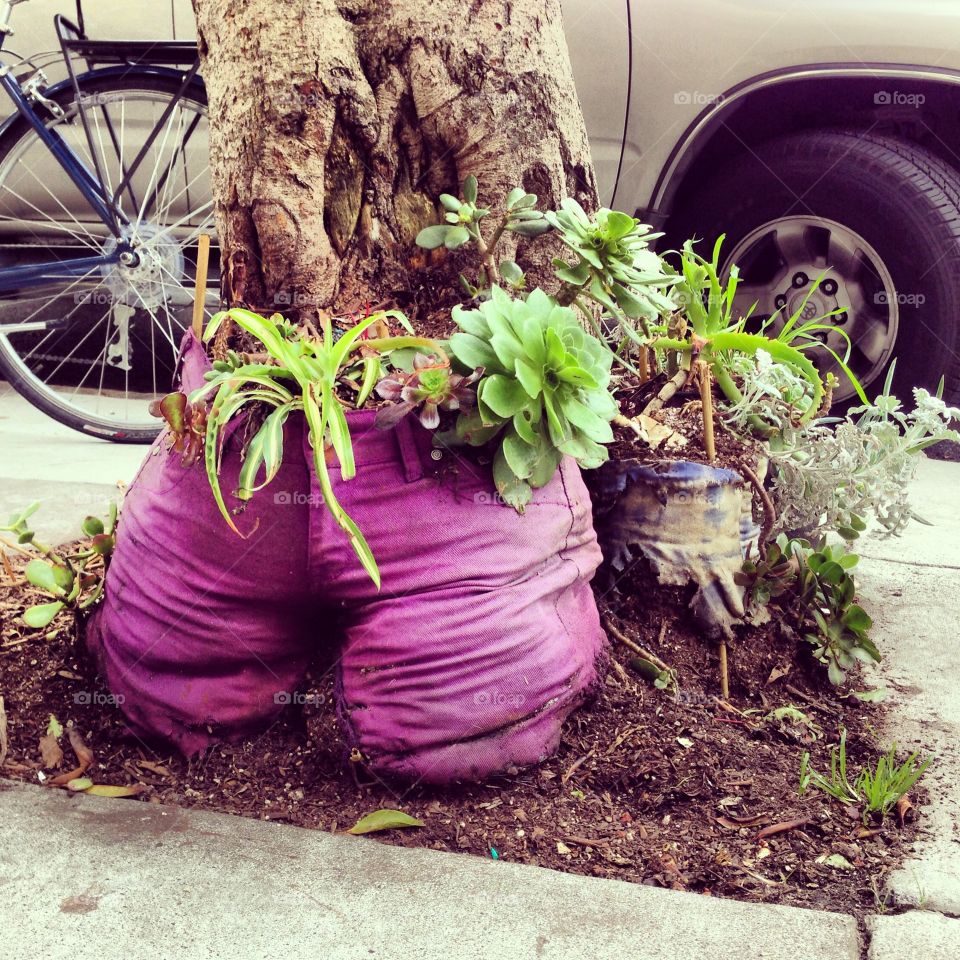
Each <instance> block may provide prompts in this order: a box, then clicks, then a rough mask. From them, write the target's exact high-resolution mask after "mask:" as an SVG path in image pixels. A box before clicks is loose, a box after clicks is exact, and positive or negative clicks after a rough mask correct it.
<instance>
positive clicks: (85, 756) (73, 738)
mask: <svg viewBox="0 0 960 960" xmlns="http://www.w3.org/2000/svg"><path fill="white" fill-rule="evenodd" d="M67 739H69V741H70V746H71V747H73V752H74V753H75V754H76V755H77V763H79V764H80V766H81V767H82V768H83V769H84V770H86V769H87V768H88V767H90V766H92V765H93V751H92V750H91V749H90V748H89V747H88V746H87V745H86V744H85V743H84V742H83V737H81V736H80V731H79V730H77V728H76V727H68V728H67Z"/></svg>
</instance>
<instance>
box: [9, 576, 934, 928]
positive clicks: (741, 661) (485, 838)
mask: <svg viewBox="0 0 960 960" xmlns="http://www.w3.org/2000/svg"><path fill="white" fill-rule="evenodd" d="M22 567H23V564H22V562H19V561H18V560H15V561H14V562H13V564H12V566H11V568H10V570H9V571H7V572H3V571H0V616H2V627H0V694H2V695H3V696H4V698H5V701H6V711H7V716H8V728H9V754H8V757H7V762H6V764H5V767H4V769H3V771H2V772H3V774H4V775H6V776H9V777H14V778H18V779H22V780H24V781H27V782H32V783H37V782H38V776H39V774H40V773H41V760H40V753H39V748H38V743H39V740H40V737H41V736H43V735H44V734H45V733H46V731H47V726H48V723H49V721H50V715H51V714H54V715H55V716H56V717H57V719H58V720H59V721H60V723H62V724H63V725H65V726H66V724H67V723H68V722H71V723H73V724H74V725H75V726H76V727H77V728H78V729H79V730H80V732H81V733H82V735H83V737H84V739H85V740H86V742H87V743H88V744H89V746H90V747H91V748H92V749H93V752H94V754H95V757H96V762H95V764H94V766H93V767H92V768H91V770H90V771H88V773H89V775H90V776H91V777H92V778H93V779H94V780H95V781H96V782H98V783H108V784H142V785H144V787H145V791H144V793H143V794H141V796H140V797H139V798H138V799H137V800H130V801H128V802H130V803H135V802H147V803H151V802H152V803H168V804H171V803H172V804H179V805H181V806H183V807H192V808H203V809H210V810H218V811H221V812H225V813H232V814H236V815H240V816H246V817H253V818H257V819H270V820H276V821H281V822H285V823H292V824H297V825H299V826H303V827H309V828H314V829H320V830H327V831H342V830H344V829H346V828H348V827H350V826H351V825H352V824H353V823H354V822H355V821H356V820H357V819H359V818H360V817H361V816H363V815H364V814H366V813H369V812H371V811H373V810H375V809H378V808H380V807H392V808H399V809H402V810H404V811H406V812H407V813H410V814H412V815H414V816H416V817H419V818H420V819H421V820H423V821H424V823H425V824H426V826H425V827H424V828H423V829H420V830H409V831H404V832H399V831H397V832H393V833H390V834H382V835H378V839H379V840H380V841H381V842H388V843H393V844H398V845H402V846H421V847H429V848H432V849H437V850H449V851H458V852H462V853H470V854H474V855H476V856H482V857H487V858H491V857H496V858H497V859H500V860H506V861H512V862H519V863H528V864H536V865H539V866H543V867H549V868H552V869H556V870H563V871H567V872H570V873H578V874H586V875H591V876H600V877H611V878H616V879H620V880H626V881H631V882H635V883H646V884H650V885H654V886H664V887H671V888H674V889H678V890H690V891H695V892H700V893H703V894H711V895H716V896H727V897H735V898H738V899H742V900H750V901H766V902H775V903H782V904H793V905H797V906H805V907H818V908H825V909H830V910H839V911H845V912H850V913H853V914H857V915H863V914H865V913H867V912H870V911H872V910H874V909H875V907H876V898H877V896H878V895H879V891H880V890H881V889H882V886H883V881H884V876H885V875H886V873H887V872H888V871H889V870H890V869H891V868H893V867H894V866H896V865H897V864H898V863H899V862H900V861H901V860H902V859H903V857H904V856H905V853H906V852H907V851H908V850H909V847H910V844H911V843H912V841H913V840H914V838H915V836H916V834H917V832H918V825H917V824H915V823H911V822H909V821H908V822H907V824H906V825H901V824H900V822H899V821H898V820H897V818H896V817H889V818H888V819H887V820H886V821H885V822H883V823H879V822H873V821H871V822H870V823H868V824H867V825H866V826H864V825H863V824H862V823H861V821H860V818H859V816H858V815H857V813H856V812H853V811H848V810H847V809H846V808H844V807H843V806H841V805H840V804H838V803H836V802H834V801H831V800H828V799H827V798H825V797H824V796H823V795H821V794H818V793H814V792H810V793H808V794H807V795H806V796H804V797H800V796H799V795H798V791H797V784H798V774H799V768H800V757H801V754H802V752H803V751H804V750H809V751H810V755H811V762H812V764H813V766H814V767H815V768H816V769H819V770H825V769H827V768H828V767H829V751H830V747H831V745H833V744H835V743H836V742H837V739H838V731H839V729H840V728H841V726H845V727H846V728H847V730H848V731H849V732H848V741H849V745H850V753H851V763H852V764H853V766H854V768H855V769H858V768H859V763H860V761H861V760H863V759H865V758H867V757H872V756H874V755H875V754H874V751H875V750H876V747H877V745H876V744H875V742H874V741H873V739H872V737H871V735H870V732H869V731H870V729H871V728H874V727H878V726H879V725H880V722H881V711H882V709H883V708H882V705H872V706H871V705H864V704H861V703H860V702H858V701H854V700H851V699H847V698H841V697H839V696H838V695H837V693H838V692H837V690H835V689H834V688H830V687H829V685H828V684H826V682H825V678H824V676H823V671H822V668H820V667H818V666H817V665H816V664H814V663H813V661H812V658H811V656H810V653H809V650H808V649H807V648H806V647H805V646H803V644H802V641H797V640H796V639H795V638H793V637H791V636H790V635H789V634H788V633H787V632H786V631H784V630H782V629H781V628H780V627H778V626H777V625H776V624H775V623H774V624H769V625H767V626H766V627H763V628H757V627H750V628H745V629H743V630H741V631H740V634H739V639H738V641H737V642H736V643H735V644H733V645H731V650H730V654H731V660H730V670H731V700H730V704H729V705H724V704H721V703H720V702H719V701H718V700H717V699H716V697H715V694H716V692H717V690H718V680H717V651H716V648H715V646H714V644H713V643H712V642H710V641H705V640H703V639H702V638H701V637H700V636H699V634H698V632H697V630H696V628H695V627H694V625H693V624H692V622H691V621H690V620H689V618H688V616H687V613H686V603H687V601H688V599H689V595H688V592H687V591H684V590H676V589H665V588H663V587H660V586H659V585H656V584H655V583H654V582H653V580H652V577H651V574H650V572H649V570H647V569H646V566H645V564H644V563H642V562H638V563H637V564H636V565H635V566H634V567H633V568H632V569H631V570H630V571H629V573H628V575H627V576H626V578H624V579H622V580H621V582H620V584H619V592H608V593H605V594H602V595H600V596H599V597H598V599H599V601H600V605H601V608H602V610H603V613H604V615H605V616H606V617H608V618H610V621H611V622H612V623H614V624H615V626H617V628H618V630H620V631H621V632H622V633H624V634H625V635H627V636H629V637H630V638H631V639H633V640H635V641H637V642H638V643H640V644H642V645H644V646H646V647H648V648H649V649H650V650H652V651H653V652H655V653H656V654H657V656H659V657H660V658H662V659H663V660H664V661H666V662H667V663H668V664H669V666H671V667H672V668H674V669H675V671H676V675H677V686H676V687H675V688H673V689H669V690H659V689H656V688H655V687H654V686H653V685H652V684H651V683H649V682H648V681H647V680H645V679H642V678H641V677H640V676H638V675H637V674H636V673H634V672H633V671H632V670H631V667H630V659H631V657H632V656H633V653H632V652H631V651H630V650H629V649H627V648H626V647H625V646H624V645H622V644H621V643H619V642H617V643H614V645H613V654H614V656H613V660H612V663H611V667H610V670H609V672H608V674H607V677H606V680H605V683H604V686H603V690H602V694H601V696H600V697H599V699H598V700H597V701H596V702H595V703H593V704H592V705H590V706H588V707H586V708H584V709H582V710H580V711H578V712H577V713H575V714H574V715H573V716H572V717H571V718H570V720H569V721H568V723H567V724H566V726H565V728H564V733H563V740H562V743H561V746H560V749H559V751H558V753H557V755H556V756H555V757H553V758H551V759H550V760H548V761H547V762H545V763H544V764H542V765H541V766H539V767H537V768H535V769H530V770H522V771H517V772H516V774H515V775H511V776H509V777H504V778H499V779H496V780H491V781H489V782H485V783H482V784H477V785H470V786H463V787H459V788H454V789H449V790H443V791H441V790H436V789H426V788H422V787H413V788H398V787H396V786H393V785H388V784H382V783H377V782H368V781H367V779H366V776H365V773H364V771H363V770H362V769H361V768H359V767H357V766H355V765H351V764H350V763H349V762H347V763H345V762H344V755H343V748H342V736H341V732H340V730H339V729H338V727H337V721H336V716H335V712H334V708H333V690H332V686H331V683H330V677H329V672H328V671H327V669H326V667H325V666H324V665H323V664H318V665H316V667H315V669H314V671H313V673H312V677H311V679H310V682H309V684H308V686H307V687H306V689H305V692H307V693H310V694H313V696H312V697H307V698H304V700H305V701H306V705H305V706H300V707H290V708H288V709H287V710H286V711H285V712H284V713H283V714H281V715H280V716H279V717H278V719H277V720H276V722H275V723H274V724H273V725H272V726H271V727H270V728H269V729H268V730H266V731H265V732H264V733H263V734H262V735H261V736H259V737H257V738H256V739H252V740H247V741H244V742H242V743H236V744H224V745H222V746H219V747H216V748H213V749H211V750H210V751H208V752H207V753H206V754H204V755H202V756H199V757H195V758H194V759H192V760H189V761H188V760H185V759H183V758H181V757H179V756H176V755H171V753H170V752H169V750H165V749H163V748H158V747H156V746H154V745H149V744H146V743H143V742H141V741H138V740H135V739H132V738H130V737H129V736H128V735H126V734H125V731H124V726H123V718H122V714H121V711H120V709H119V707H118V706H117V705H116V704H115V703H114V702H113V701H112V699H111V698H110V694H109V691H108V690H106V689H105V688H104V687H103V686H102V684H100V683H99V681H97V679H96V678H95V677H94V676H93V673H92V668H91V666H90V664H89V663H88V661H87V658H86V656H85V655H84V653H83V648H82V645H81V644H79V643H78V641H77V639H76V635H75V631H74V629H73V624H72V621H71V620H70V618H69V617H68V616H66V615H61V616H60V617H59V618H58V620H56V621H55V622H54V624H53V625H52V627H51V628H50V629H49V630H47V631H45V632H35V631H27V630H25V629H24V628H22V627H21V626H20V623H19V616H20V614H21V613H22V610H23V608H24V606H25V605H27V604H30V603H34V602H37V601H38V599H39V598H38V597H37V596H36V595H32V594H31V590H30V588H28V587H26V586H25V585H24V581H23V579H22ZM11 572H12V574H13V576H12V577H11V576H10V573H11ZM782 707H793V708H797V709H799V710H800V711H802V715H803V718H802V719H797V718H796V716H795V715H790V714H788V715H783V714H777V713H776V711H777V710H778V709H779V708H782ZM61 742H62V744H63V747H64V751H65V753H66V757H65V759H64V760H63V763H62V765H61V769H62V770H66V769H68V767H69V766H72V763H73V755H72V752H71V750H70V746H69V744H68V743H67V738H66V737H65V736H64V737H63V738H61ZM53 772H54V771H51V770H48V771H47V774H50V773H53ZM790 822H792V823H793V824H794V825H793V826H792V827H791V828H790V829H785V830H781V831H780V832H773V833H772V834H771V835H769V836H766V837H765V836H764V835H763V831H769V830H771V829H772V828H776V827H777V826H778V825H781V824H784V823H790ZM358 842H359V841H358ZM828 858H829V859H828Z"/></svg>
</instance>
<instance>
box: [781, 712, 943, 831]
mask: <svg viewBox="0 0 960 960" xmlns="http://www.w3.org/2000/svg"><path fill="white" fill-rule="evenodd" d="M929 765H930V758H927V759H926V760H923V761H921V760H920V755H919V753H918V752H917V751H914V752H913V753H911V754H910V756H909V757H908V758H907V759H906V760H905V761H904V762H903V763H899V764H898V763H897V745H896V743H894V744H892V745H891V747H890V749H889V750H887V752H886V753H884V754H883V755H882V756H881V757H880V758H879V759H878V760H877V763H876V766H874V767H869V766H866V767H863V768H862V769H861V771H860V774H859V776H858V777H857V778H856V780H854V781H853V782H852V783H851V781H850V778H849V776H848V774H847V731H846V730H843V731H841V733H840V745H839V747H835V748H834V749H833V750H831V751H830V776H829V778H828V777H825V776H823V775H822V774H820V773H817V772H816V771H815V770H814V769H813V768H812V767H811V766H810V753H809V752H808V751H804V753H803V757H802V758H801V760H800V785H799V793H800V796H803V795H804V794H805V793H806V792H807V790H808V789H809V788H810V787H815V788H816V789H818V790H822V791H823V792H824V793H826V794H828V795H829V796H831V797H833V798H834V799H835V800H839V801H840V802H841V803H844V804H848V805H853V804H858V805H862V807H863V819H864V822H866V820H867V818H868V817H869V815H870V814H872V813H877V814H879V815H880V817H881V818H883V817H885V816H886V815H887V814H888V813H889V812H890V810H891V809H892V808H893V806H894V804H895V803H896V802H897V801H898V800H899V799H900V798H901V797H902V796H904V795H905V794H907V793H908V792H909V791H910V790H911V789H913V787H914V786H915V784H916V783H917V781H918V780H919V779H920V777H922V776H923V774H924V772H925V771H926V769H927V767H928V766H929Z"/></svg>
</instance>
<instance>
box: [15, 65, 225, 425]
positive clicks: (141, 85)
mask: <svg viewBox="0 0 960 960" xmlns="http://www.w3.org/2000/svg"><path fill="white" fill-rule="evenodd" d="M78 86H79V89H80V95H81V96H83V97H95V96H96V95H98V94H100V95H104V94H116V93H124V92H128V93H134V92H148V93H149V92H153V93H160V94H169V95H170V96H171V97H173V96H175V95H176V94H177V93H178V91H179V89H180V86H181V81H180V80H179V79H178V78H177V77H176V76H172V75H171V76H163V75H159V74H157V73H155V72H151V71H139V70H132V71H129V72H127V73H125V74H124V75H123V76H116V75H113V76H109V75H108V76H98V75H97V72H96V71H94V72H93V73H91V74H87V75H86V76H83V77H81V78H79V83H78ZM47 95H48V96H49V97H50V99H51V100H53V101H54V102H56V103H57V104H58V105H59V106H60V107H61V108H63V109H65V110H68V111H69V110H71V109H73V107H74V106H75V100H76V97H75V91H74V90H73V88H72V86H70V87H64V88H62V89H60V90H59V91H57V92H56V93H48V94H47ZM180 99H181V101H187V102H189V103H192V104H195V105H197V106H198V107H200V108H202V109H204V110H205V109H206V106H207V99H206V93H205V91H204V89H203V87H202V84H201V83H199V82H197V83H195V84H192V85H191V86H190V88H189V89H188V90H187V91H185V92H184V93H183V94H182V96H181V98H180ZM37 109H39V110H42V109H43V108H42V107H38V108H37ZM28 138H34V139H35V140H36V141H37V142H39V139H38V138H37V134H36V132H35V131H34V129H33V127H32V126H31V125H30V124H29V122H28V121H27V120H26V119H25V118H23V117H18V118H17V119H16V120H15V121H14V122H12V123H11V124H10V126H9V127H8V128H7V130H6V131H5V133H4V135H3V137H2V139H0V168H2V166H3V164H4V163H5V161H6V160H7V158H8V157H9V156H10V155H11V154H14V153H15V152H16V151H17V150H18V149H20V148H21V145H22V144H23V143H24V142H25V140H27V139H28ZM64 177H66V175H65V174H64ZM11 353H13V354H14V355H15V357H17V358H18V359H19V354H17V353H16V351H15V349H14V348H13V347H12V345H11V344H10V341H9V339H8V338H7V337H6V336H2V335H0V377H2V378H3V379H5V380H6V381H7V383H9V385H10V386H11V387H12V388H13V389H14V390H16V391H17V393H19V394H20V395H21V396H23V397H24V398H25V399H27V400H28V401H29V402H30V403H31V404H32V405H33V406H35V407H37V408H38V409H39V410H41V411H43V413H45V414H46V415H47V416H49V417H51V418H52V419H54V420H56V421H58V422H59V423H62V424H64V425H65V426H67V427H70V428H71V429H73V430H77V431H78V432H80V433H83V434H86V435H88V436H93V437H99V438H101V439H104V440H109V441H112V442H114V443H141V444H142V443H150V442H152V441H153V440H154V439H155V437H156V436H157V435H158V433H159V432H160V430H161V428H162V422H160V421H158V423H157V426H156V427H151V428H146V429H144V428H132V427H127V426H124V425H118V424H117V423H116V422H115V421H111V420H108V419H105V418H103V417H97V416H93V415H89V414H87V413H84V412H83V411H82V410H79V409H78V408H77V407H75V406H72V405H70V404H69V403H65V402H63V401H62V400H61V399H58V397H57V396H56V394H55V393H54V392H53V391H51V389H49V388H47V387H46V386H45V385H43V384H42V383H40V382H39V381H38V380H37V378H36V377H34V376H32V375H30V374H29V372H27V371H25V370H24V368H23V362H22V361H20V362H18V360H17V359H14V357H11ZM170 386H171V387H172V382H171V384H170ZM145 419H146V418H145Z"/></svg>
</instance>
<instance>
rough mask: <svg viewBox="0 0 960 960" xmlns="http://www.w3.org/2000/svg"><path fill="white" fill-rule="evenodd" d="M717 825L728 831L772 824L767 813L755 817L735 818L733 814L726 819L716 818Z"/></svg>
mask: <svg viewBox="0 0 960 960" xmlns="http://www.w3.org/2000/svg"><path fill="white" fill-rule="evenodd" d="M713 819H714V820H715V821H716V822H717V823H719V824H720V826H721V827H723V828H724V829H726V830H739V829H740V828H741V827H760V826H762V825H763V824H765V823H769V822H770V817H769V815H768V814H766V813H758V814H756V815H755V816H753V817H735V816H733V815H732V814H730V815H728V816H725V817H714V818H713Z"/></svg>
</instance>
